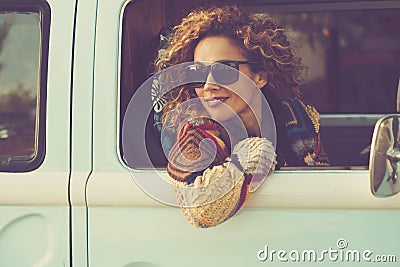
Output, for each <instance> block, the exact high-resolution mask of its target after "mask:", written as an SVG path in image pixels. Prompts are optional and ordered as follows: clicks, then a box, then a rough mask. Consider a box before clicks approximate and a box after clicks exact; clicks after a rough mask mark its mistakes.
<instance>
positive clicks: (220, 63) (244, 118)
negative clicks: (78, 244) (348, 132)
mask: <svg viewBox="0 0 400 267" xmlns="http://www.w3.org/2000/svg"><path fill="white" fill-rule="evenodd" d="M178 65H179V66H180V67H181V70H182V73H184V77H185V79H186V80H185V84H183V85H182V86H178V87H177V88H174V89H173V90H170V91H169V92H168V94H167V96H166V98H167V103H166V105H165V106H164V107H163V111H162V112H163V121H162V123H163V129H165V131H164V133H165V134H163V140H162V142H163V145H164V150H165V151H167V153H168V161H169V163H168V167H167V170H168V173H169V176H170V177H171V180H172V181H173V183H174V185H175V186H176V188H177V191H178V193H179V195H180V197H181V198H182V199H181V203H182V207H183V211H184V213H185V216H186V217H187V218H188V219H189V221H190V222H191V223H192V224H193V225H195V226H198V227H210V226H214V225H217V224H219V223H221V222H223V221H225V220H227V219H228V218H230V217H232V216H233V215H234V214H235V213H236V212H237V211H238V210H239V209H240V208H241V207H242V205H243V203H244V202H245V200H246V199H247V198H248V196H249V195H250V193H252V192H254V191H255V190H256V189H257V188H258V187H259V186H260V184H261V183H262V182H263V180H264V179H265V177H266V176H267V175H268V174H269V173H271V172H272V171H273V169H274V168H275V164H276V161H277V163H278V165H277V167H278V168H279V167H280V166H283V165H292V166H293V165H308V166H326V165H327V159H326V157H325V156H324V153H323V151H322V148H321V144H320V138H319V123H318V120H319V114H318V112H317V111H316V110H315V108H313V107H312V106H310V105H306V104H304V103H303V102H302V101H301V100H300V91H299V87H300V85H301V79H302V77H301V75H302V70H303V67H302V66H301V64H300V59H299V58H297V57H296V56H295V55H294V52H293V50H292V48H291V46H290V43H289V42H288V40H287V38H286V36H285V34H284V29H283V28H282V27H280V26H278V25H277V24H276V22H275V21H274V20H273V19H272V18H269V17H262V16H257V15H247V14H243V13H241V12H240V10H239V9H238V8H237V7H228V6H226V7H220V8H211V9H207V10H201V9H200V10H196V11H194V12H192V13H190V14H189V15H188V16H187V17H185V18H184V19H183V20H182V22H181V23H180V24H179V25H177V26H176V27H175V28H174V30H173V33H172V34H171V36H170V39H169V43H168V45H167V47H166V48H165V49H163V50H161V51H160V53H159V55H158V59H157V61H156V68H157V70H158V71H161V70H163V69H165V68H168V67H172V66H178ZM235 72H236V73H235ZM265 99H266V100H267V101H268V104H267V102H266V101H265ZM271 109H272V115H271V117H272V116H273V119H271V118H270V117H269V116H270V115H269V114H270V110H271ZM273 121H275V124H276V133H277V144H276V151H277V158H276V159H275V153H274V146H275V140H274V139H275V135H274V133H275V132H274V133H272V134H271V128H273V129H274V130H275V127H274V126H275V125H274V122H273ZM170 129H172V130H170ZM237 129H244V133H243V131H242V132H240V131H237ZM171 140H173V141H171ZM204 140H211V141H210V142H208V143H207V142H202V141H204ZM210 151H213V152H212V153H211V152H210ZM193 188H198V189H199V190H197V191H196V190H192V189H193ZM189 189H190V190H189ZM188 192H189V193H188Z"/></svg>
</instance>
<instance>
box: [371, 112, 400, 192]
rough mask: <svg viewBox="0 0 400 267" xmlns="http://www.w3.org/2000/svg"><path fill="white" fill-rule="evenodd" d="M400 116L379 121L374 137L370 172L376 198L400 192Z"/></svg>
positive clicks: (372, 188)
mask: <svg viewBox="0 0 400 267" xmlns="http://www.w3.org/2000/svg"><path fill="white" fill-rule="evenodd" d="M399 125H400V114H394V115H389V116H386V117H383V118H382V119H380V120H379V121H377V123H376V125H375V129H374V133H373V136H372V143H371V154H370V160H369V171H370V178H371V192H372V194H373V195H374V196H376V197H390V196H394V195H396V194H397V193H399V191H400V135H399V132H400V131H399Z"/></svg>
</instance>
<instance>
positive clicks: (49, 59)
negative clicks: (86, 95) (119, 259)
mask: <svg viewBox="0 0 400 267" xmlns="http://www.w3.org/2000/svg"><path fill="white" fill-rule="evenodd" d="M74 10H75V1H73V0H70V1H54V0H48V1H45V0H29V1H21V0H14V1H1V2H0V35H1V38H0V66H1V68H0V266H69V262H70V236H69V233H70V209H69V193H68V186H69V171H70V156H71V155H70V89H71V76H70V73H71V58H72V48H73V42H72V40H73V26H74V14H75V11H74Z"/></svg>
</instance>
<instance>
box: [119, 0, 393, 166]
mask: <svg viewBox="0 0 400 267" xmlns="http://www.w3.org/2000/svg"><path fill="white" fill-rule="evenodd" d="M139 2H141V1H140V0H136V1H135V0H129V1H126V2H125V4H124V7H123V8H122V9H121V24H120V26H121V30H120V39H119V48H120V54H119V56H120V60H119V84H118V101H119V105H118V108H119V109H118V115H119V124H118V129H117V136H118V144H119V146H118V149H117V154H118V157H119V158H120V161H121V163H122V165H123V166H124V167H125V168H127V169H130V170H137V171H151V168H147V167H144V168H142V167H132V166H129V164H128V163H127V162H126V161H125V160H124V158H123V156H122V155H123V153H122V152H123V149H122V144H121V133H122V130H121V128H122V119H123V118H124V116H125V114H126V109H124V110H122V109H121V97H122V95H123V93H122V92H121V89H122V88H121V84H122V82H121V73H122V71H123V68H124V67H123V66H122V64H121V58H123V55H122V51H124V49H123V48H122V46H123V38H124V36H123V33H124V32H125V31H126V30H124V29H123V28H122V27H123V26H124V23H123V21H124V20H125V19H126V17H125V15H126V14H125V12H126V7H127V6H128V5H132V4H136V3H139ZM220 2H222V3H224V1H223V0H222V1H220ZM243 2H244V3H245V4H243V5H241V9H242V10H243V11H244V12H246V11H250V10H254V9H257V10H258V11H259V12H263V11H265V12H268V13H276V12H282V13H300V12H305V11H307V12H324V11H352V10H360V11H362V10H373V9H400V1H399V0H383V1H380V0H339V1H334V0H307V1H304V2H301V3H299V2H298V1H296V0H286V1H284V2H283V1H280V0H249V1H247V2H246V1H243ZM238 3H239V4H240V3H242V1H238ZM167 17H168V16H167ZM137 89H138V88H136V89H135V90H137ZM135 92H136V91H134V93H133V94H132V95H134V94H135ZM320 115H321V119H322V120H323V121H324V125H322V123H321V125H322V126H323V127H324V126H325V123H326V122H327V124H326V125H327V126H333V125H337V124H338V123H339V122H338V121H339V120H343V119H345V120H346V121H345V122H344V124H343V125H342V124H341V126H343V127H348V126H349V121H350V120H352V121H353V122H354V120H355V119H357V118H360V117H363V119H365V118H366V119H367V122H365V121H363V122H360V123H361V125H365V123H372V122H373V121H374V120H375V121H377V120H378V119H379V118H380V117H383V116H385V115H387V114H381V113H361V114H356V113H321V114H320ZM356 126H360V125H358V124H357V125H356ZM371 126H373V125H371ZM153 169H156V170H166V167H156V168H153ZM368 169H369V166H347V165H346V166H338V165H335V166H330V167H316V168H313V167H308V166H307V167H303V166H294V167H282V168H281V169H280V170H279V171H278V172H292V171H295V172H302V171H310V170H311V171H324V172H325V171H343V170H344V171H354V170H355V171H368Z"/></svg>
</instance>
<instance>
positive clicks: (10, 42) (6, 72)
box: [0, 1, 49, 172]
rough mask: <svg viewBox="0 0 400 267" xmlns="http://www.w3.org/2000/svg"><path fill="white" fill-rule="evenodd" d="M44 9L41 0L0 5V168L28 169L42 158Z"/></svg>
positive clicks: (44, 85)
mask: <svg viewBox="0 0 400 267" xmlns="http://www.w3.org/2000/svg"><path fill="white" fill-rule="evenodd" d="M13 3H14V4H13ZM17 3H18V5H17ZM14 6H15V7H14ZM46 7H47V6H46V5H45V4H43V2H42V1H23V2H20V1H14V2H12V1H11V2H10V3H8V4H7V1H6V2H4V3H1V4H0V171H12V172H20V171H30V170H33V169H34V168H36V167H37V166H38V165H39V164H40V163H41V162H42V161H43V157H44V125H45V110H44V108H45V103H46V94H45V93H46V72H47V67H46V64H47V50H48V49H47V44H48V31H49V30H48V29H49V11H48V9H47V8H46Z"/></svg>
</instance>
